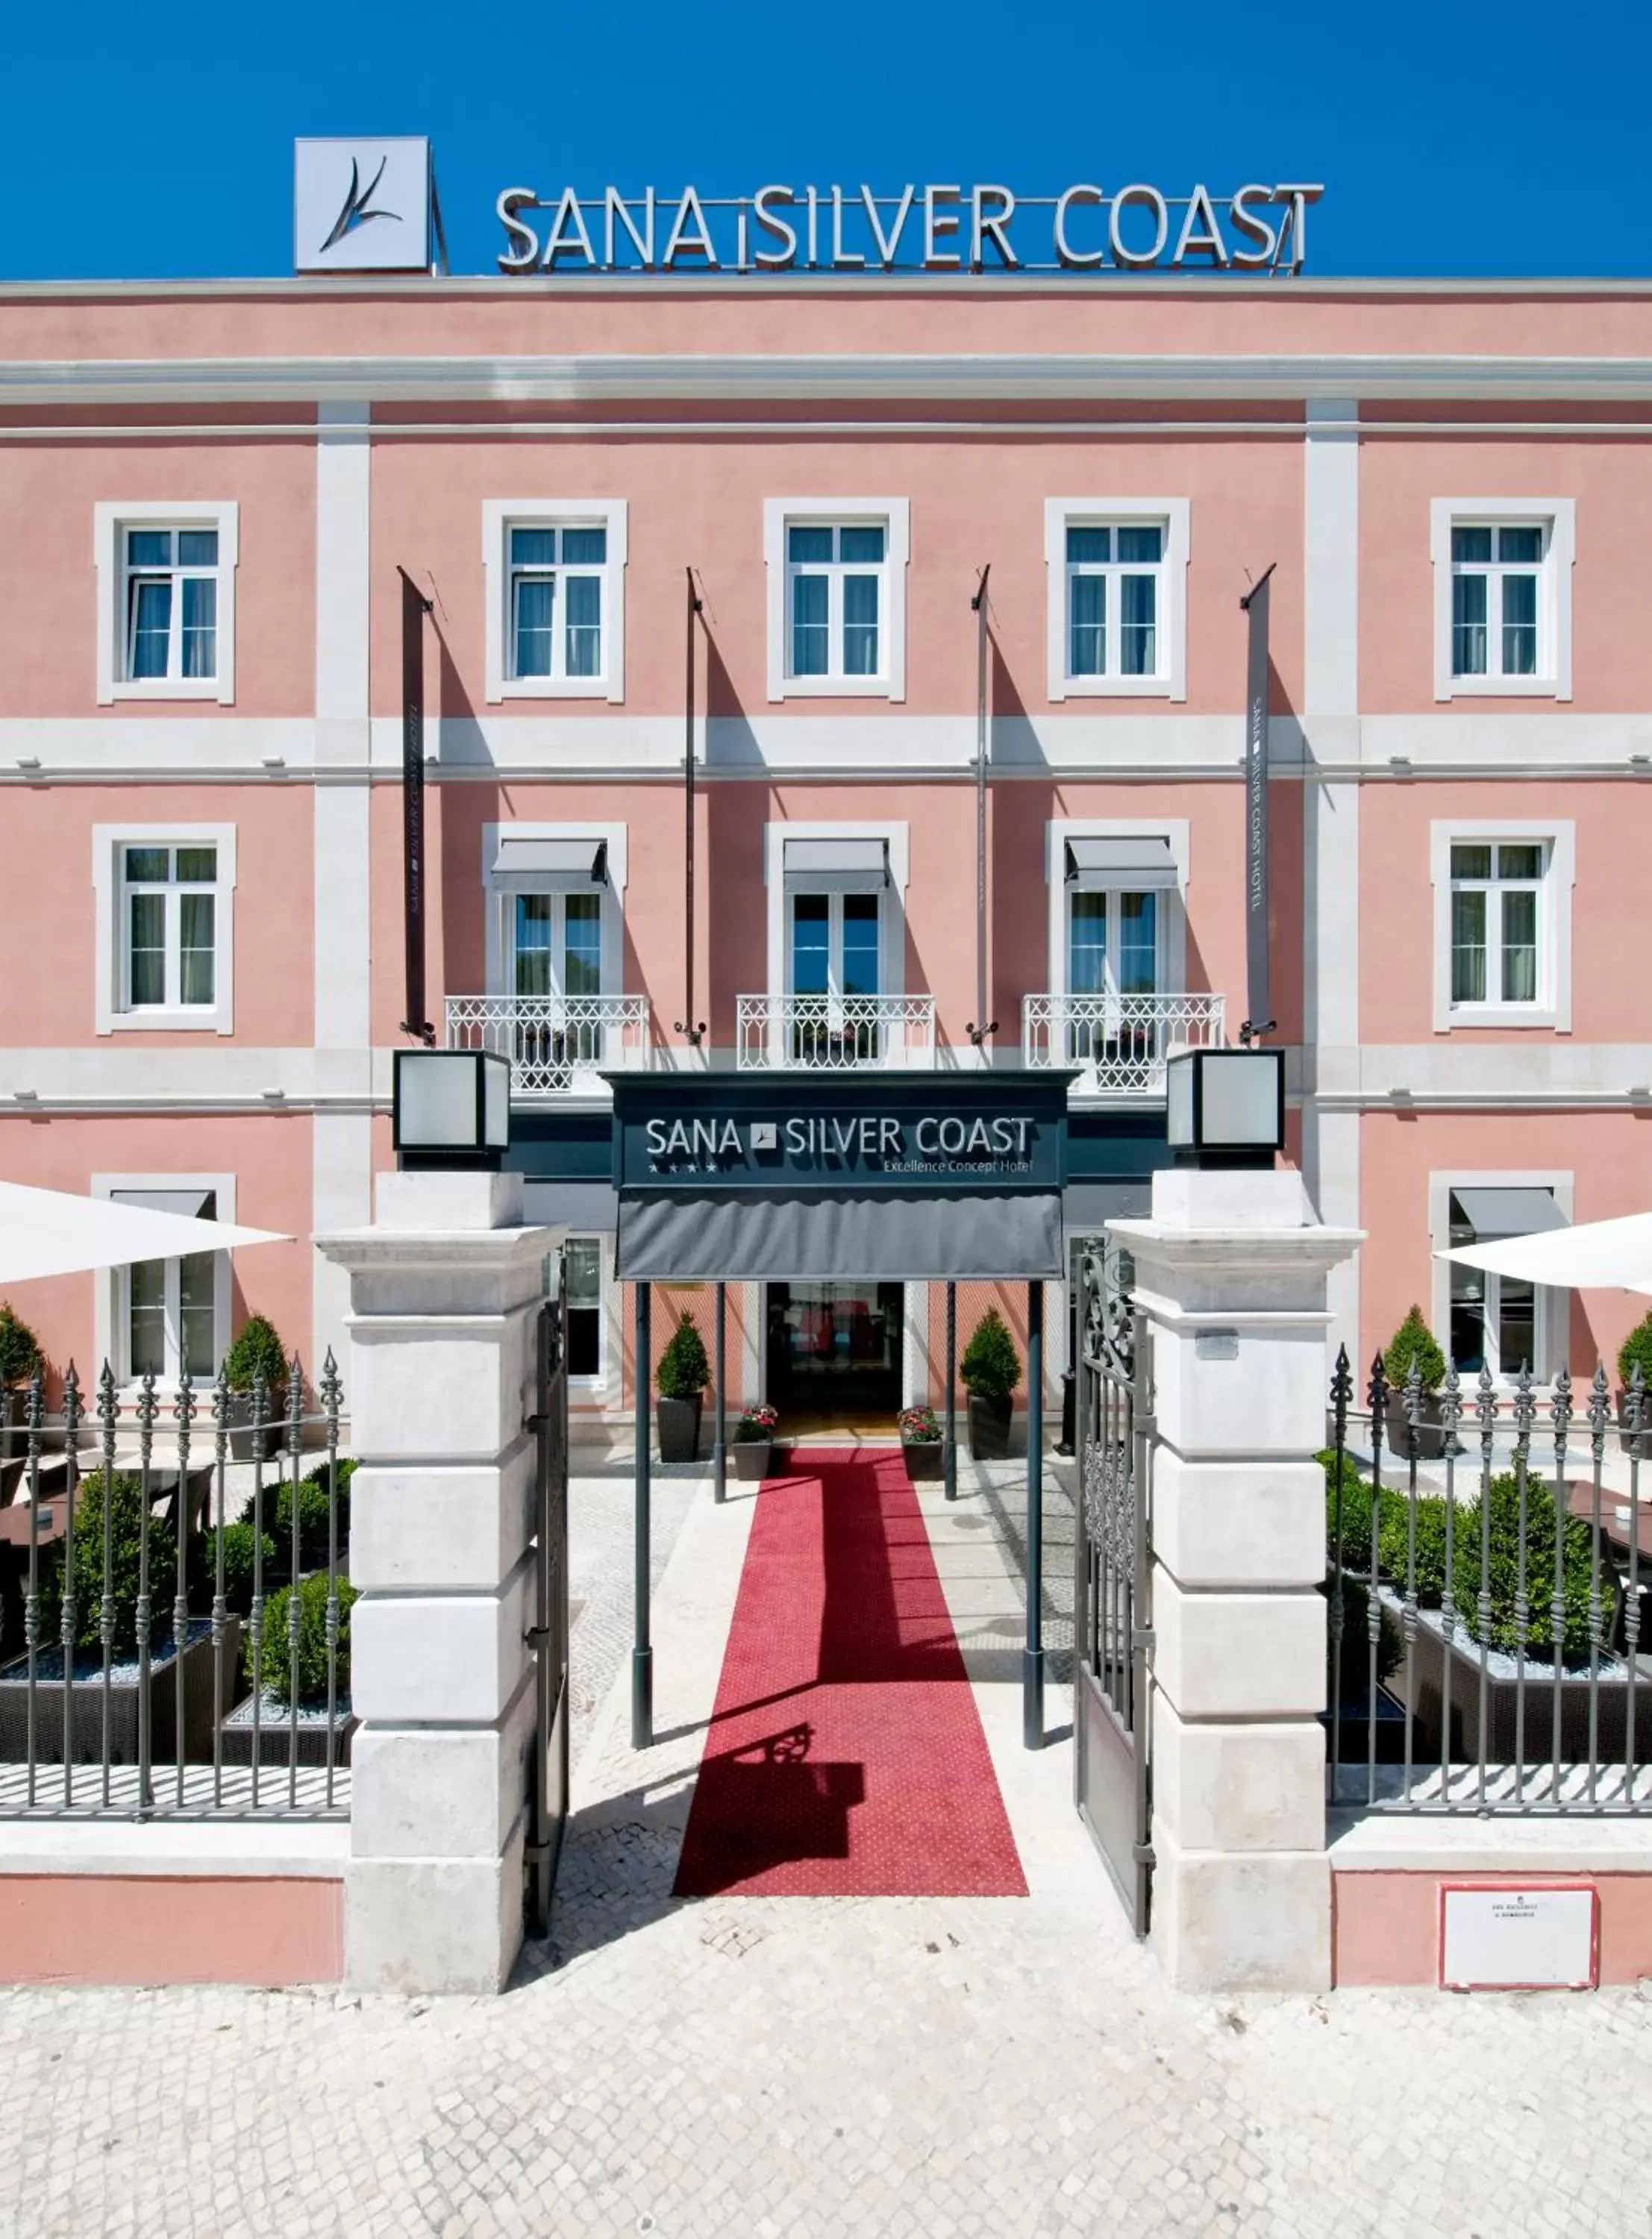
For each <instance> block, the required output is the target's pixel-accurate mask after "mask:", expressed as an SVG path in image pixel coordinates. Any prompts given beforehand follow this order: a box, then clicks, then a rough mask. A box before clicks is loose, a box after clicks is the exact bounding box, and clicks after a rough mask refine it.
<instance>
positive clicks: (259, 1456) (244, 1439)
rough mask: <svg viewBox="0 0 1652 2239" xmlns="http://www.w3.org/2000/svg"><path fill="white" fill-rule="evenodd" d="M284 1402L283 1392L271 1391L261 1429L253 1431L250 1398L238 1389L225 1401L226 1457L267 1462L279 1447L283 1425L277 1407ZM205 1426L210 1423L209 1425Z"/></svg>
mask: <svg viewBox="0 0 1652 2239" xmlns="http://www.w3.org/2000/svg"><path fill="white" fill-rule="evenodd" d="M284 1405H285V1395H284V1394H283V1393H278V1392H271V1394H270V1396H269V1416H268V1418H267V1419H266V1420H265V1422H264V1424H263V1426H262V1429H261V1430H258V1431H255V1430H254V1428H253V1421H252V1401H251V1400H250V1399H248V1398H246V1397H245V1396H244V1395H242V1394H241V1393H236V1394H235V1395H234V1396H233V1397H232V1398H231V1399H230V1402H229V1458H230V1460H231V1461H232V1462H267V1461H271V1460H273V1459H274V1458H275V1455H276V1454H278V1453H279V1452H280V1451H281V1442H282V1434H283V1432H285V1429H286V1422H285V1418H284V1417H283V1415H282V1412H281V1409H282V1407H283V1406H284ZM209 1427H210V1426H209Z"/></svg>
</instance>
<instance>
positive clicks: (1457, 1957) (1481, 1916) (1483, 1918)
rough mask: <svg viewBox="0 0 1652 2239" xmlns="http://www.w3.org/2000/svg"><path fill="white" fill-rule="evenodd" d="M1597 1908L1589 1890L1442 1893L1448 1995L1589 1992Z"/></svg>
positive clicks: (1546, 1886)
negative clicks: (1461, 1992) (1452, 1992)
mask: <svg viewBox="0 0 1652 2239" xmlns="http://www.w3.org/2000/svg"><path fill="white" fill-rule="evenodd" d="M1599 1906H1600V1900H1599V1898H1598V1897H1597V1896H1596V1892H1595V1890H1593V1889H1592V1888H1591V1887H1589V1885H1587V1884H1576V1885H1565V1884H1557V1883H1554V1882H1548V1883H1543V1884H1538V1885H1537V1886H1536V1887H1535V1888H1530V1889H1485V1888H1478V1889H1475V1888H1469V1889H1464V1888H1450V1887H1447V1888H1445V1889H1443V1890H1441V1892H1440V1987H1441V1989H1442V1990H1593V1989H1594V1988H1595V1986H1596V1983H1597V1982H1598V1981H1599V1979H1600V1912H1599Z"/></svg>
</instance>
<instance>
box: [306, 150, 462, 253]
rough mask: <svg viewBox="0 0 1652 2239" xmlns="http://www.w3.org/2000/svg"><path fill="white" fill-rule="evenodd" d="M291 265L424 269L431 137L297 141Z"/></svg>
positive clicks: (428, 248) (428, 221) (426, 245)
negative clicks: (416, 138)
mask: <svg viewBox="0 0 1652 2239" xmlns="http://www.w3.org/2000/svg"><path fill="white" fill-rule="evenodd" d="M293 266H294V269H295V271H299V272H428V270H429V269H430V143H429V142H428V140H413V139H406V140H298V141H295V142H294V143H293Z"/></svg>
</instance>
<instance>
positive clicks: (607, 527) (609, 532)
mask: <svg viewBox="0 0 1652 2239" xmlns="http://www.w3.org/2000/svg"><path fill="white" fill-rule="evenodd" d="M626 561H627V508H626V502H625V500H624V499H623V498H590V499H576V498H550V499H528V498H489V499H488V500H487V502H485V503H484V505H483V507H482V573H483V578H484V582H485V589H486V601H487V612H486V615H485V619H484V640H485V644H484V651H485V661H484V668H485V670H486V688H487V694H488V699H489V700H490V701H501V700H511V699H527V700H533V699H539V700H552V699H563V700H569V699H581V700H607V701H615V702H618V701H622V700H623V699H624V698H625V569H626Z"/></svg>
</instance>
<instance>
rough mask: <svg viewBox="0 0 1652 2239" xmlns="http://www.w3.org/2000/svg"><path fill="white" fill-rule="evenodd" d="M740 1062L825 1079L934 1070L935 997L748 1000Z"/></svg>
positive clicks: (742, 1011)
mask: <svg viewBox="0 0 1652 2239" xmlns="http://www.w3.org/2000/svg"><path fill="white" fill-rule="evenodd" d="M736 1000H737V1004H738V1011H739V1017H738V1026H737V1032H738V1035H739V1046H738V1061H739V1063H740V1065H741V1066H765V1065H770V1066H793V1065H795V1066H810V1067H812V1068H818V1069H819V1070H820V1071H822V1072H826V1073H854V1072H863V1071H864V1072H869V1071H875V1070H876V1069H877V1068H878V1067H879V1066H884V1067H895V1068H899V1067H903V1066H912V1067H919V1068H925V1069H927V1068H929V1067H932V1066H933V1065H934V1062H935V999H934V997H933V996H932V995H741V996H740V997H738V998H737V999H736Z"/></svg>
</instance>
